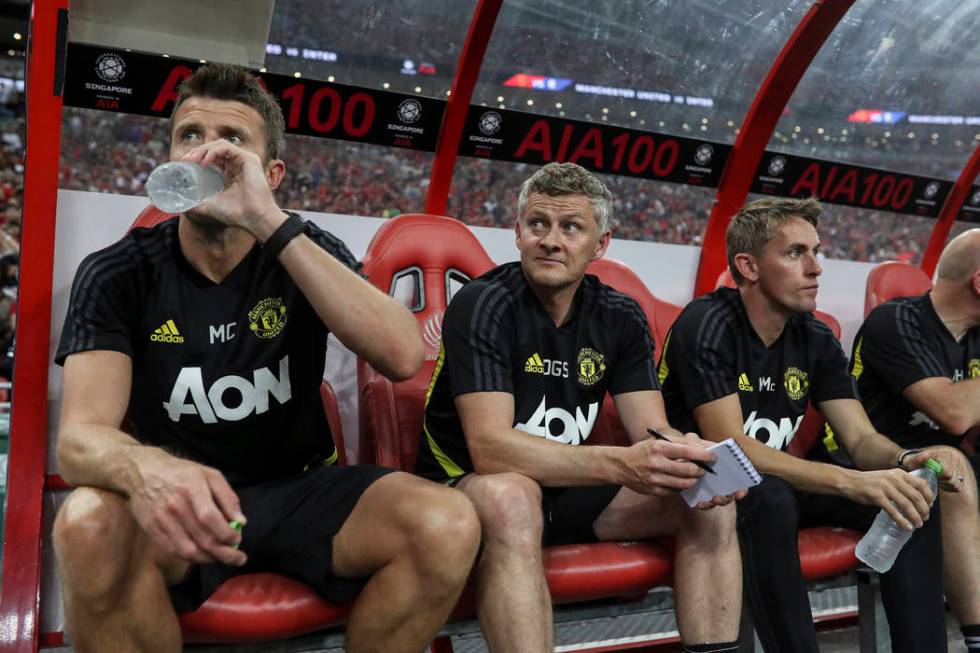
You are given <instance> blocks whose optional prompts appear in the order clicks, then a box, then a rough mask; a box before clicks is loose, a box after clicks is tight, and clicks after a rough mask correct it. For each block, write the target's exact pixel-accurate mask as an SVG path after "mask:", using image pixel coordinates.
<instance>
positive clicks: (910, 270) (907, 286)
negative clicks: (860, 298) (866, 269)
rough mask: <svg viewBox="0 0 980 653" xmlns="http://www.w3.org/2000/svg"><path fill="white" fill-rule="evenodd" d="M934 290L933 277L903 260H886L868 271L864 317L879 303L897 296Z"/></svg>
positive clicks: (909, 295)
mask: <svg viewBox="0 0 980 653" xmlns="http://www.w3.org/2000/svg"><path fill="white" fill-rule="evenodd" d="M929 290H932V279H930V278H929V276H928V275H927V274H926V273H925V272H923V271H922V269H921V268H917V267H914V266H912V265H909V264H908V263H902V262H901V261H885V262H884V263H879V264H878V265H876V266H875V267H874V268H873V269H872V270H871V272H870V273H868V281H867V284H866V285H865V288H864V317H868V313H870V312H871V309H873V308H874V307H875V306H877V305H878V304H882V303H884V302H887V301H888V300H889V299H895V298H896V297H913V296H915V295H921V294H923V293H925V292H928V291H929Z"/></svg>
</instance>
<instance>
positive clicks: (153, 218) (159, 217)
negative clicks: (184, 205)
mask: <svg viewBox="0 0 980 653" xmlns="http://www.w3.org/2000/svg"><path fill="white" fill-rule="evenodd" d="M178 215H179V214H177V213H166V212H165V211H161V210H160V209H158V208H157V207H155V206H153V205H152V204H150V205H149V206H147V207H146V208H145V209H143V210H142V211H140V214H139V215H138V216H136V219H135V220H133V224H131V225H129V228H130V229H136V228H137V227H140V228H144V229H149V228H150V227H155V226H157V225H158V224H160V223H161V222H166V221H167V220H170V219H172V218H176V217H177V216H178Z"/></svg>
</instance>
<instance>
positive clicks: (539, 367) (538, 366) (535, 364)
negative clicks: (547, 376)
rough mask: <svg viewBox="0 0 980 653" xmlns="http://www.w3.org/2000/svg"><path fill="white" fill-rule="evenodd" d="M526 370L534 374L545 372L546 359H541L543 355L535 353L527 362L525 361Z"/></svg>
mask: <svg viewBox="0 0 980 653" xmlns="http://www.w3.org/2000/svg"><path fill="white" fill-rule="evenodd" d="M524 371H525V372H531V373H533V374H544V361H543V360H541V356H540V355H538V354H534V355H533V356H531V357H530V358H528V359H527V362H526V363H524Z"/></svg>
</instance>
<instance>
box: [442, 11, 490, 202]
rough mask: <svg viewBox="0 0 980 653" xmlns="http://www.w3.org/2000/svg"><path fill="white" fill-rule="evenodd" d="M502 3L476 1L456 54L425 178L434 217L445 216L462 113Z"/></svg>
mask: <svg viewBox="0 0 980 653" xmlns="http://www.w3.org/2000/svg"><path fill="white" fill-rule="evenodd" d="M502 1H503V0H479V2H478V3H477V5H476V9H475V10H474V11H473V20H472V21H471V22H470V30H469V32H468V33H467V34H466V42H465V43H464V44H463V50H462V52H460V55H459V65H458V66H456V76H455V77H454V78H453V85H452V91H451V92H450V93H449V102H447V103H446V112H445V113H444V114H443V116H442V127H441V128H440V130H439V141H438V143H436V156H435V159H434V160H433V162H432V173H431V175H430V177H429V190H428V192H427V193H426V196H425V212H426V213H433V214H436V215H444V214H445V213H446V200H447V199H448V198H449V186H450V184H452V181H453V167H455V165H456V156H457V153H458V152H459V142H460V140H462V138H463V126H464V124H465V122H466V113H467V112H468V111H469V108H470V100H471V99H472V98H473V89H474V88H475V87H476V79H477V77H478V76H479V74H480V64H482V63H483V55H484V54H485V53H486V51H487V44H488V43H489V42H490V34H491V33H492V32H493V26H494V24H495V23H496V22H497V14H498V13H499V12H500V5H501V2H502Z"/></svg>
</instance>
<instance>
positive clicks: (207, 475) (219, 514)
mask: <svg viewBox="0 0 980 653" xmlns="http://www.w3.org/2000/svg"><path fill="white" fill-rule="evenodd" d="M134 464H135V471H136V474H135V478H134V479H133V482H132V487H130V488H129V502H130V505H131V506H132V511H133V515H134V516H135V518H136V521H137V522H139V524H140V526H141V527H142V528H143V530H144V531H146V533H148V534H149V535H150V537H151V538H153V540H154V541H155V542H156V543H157V544H158V545H159V546H160V547H162V548H163V549H164V551H166V552H167V553H170V554H172V555H175V556H178V557H180V558H183V559H185V560H190V561H191V562H194V563H198V564H207V563H212V562H222V563H225V564H229V565H234V566H241V565H244V564H245V561H246V556H245V554H244V553H243V552H241V551H239V550H238V549H236V548H235V547H236V546H238V544H239V543H240V542H241V535H240V534H239V533H238V531H236V530H235V529H234V528H232V527H231V525H230V524H229V523H228V522H230V521H232V520H235V521H239V522H242V523H244V522H245V516H244V515H243V514H242V512H241V508H240V506H239V503H238V496H237V495H236V494H235V491H234V490H232V489H231V486H230V485H228V481H226V480H225V478H224V476H222V474H221V472H219V471H218V470H216V469H213V468H211V467H205V466H204V465H200V464H198V463H195V462H191V461H188V460H183V459H181V458H177V457H175V456H172V455H170V454H168V453H166V452H165V451H163V450H161V449H155V448H151V447H140V451H139V453H138V454H136V455H135V457H134Z"/></svg>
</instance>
